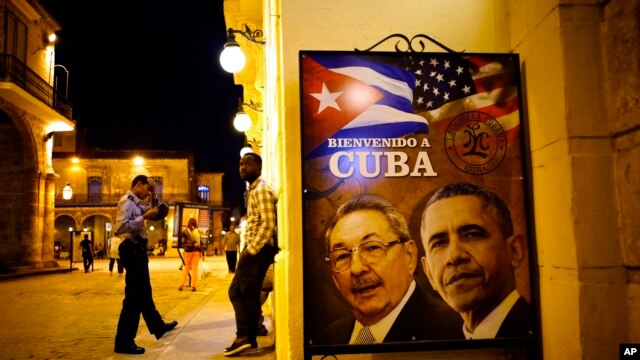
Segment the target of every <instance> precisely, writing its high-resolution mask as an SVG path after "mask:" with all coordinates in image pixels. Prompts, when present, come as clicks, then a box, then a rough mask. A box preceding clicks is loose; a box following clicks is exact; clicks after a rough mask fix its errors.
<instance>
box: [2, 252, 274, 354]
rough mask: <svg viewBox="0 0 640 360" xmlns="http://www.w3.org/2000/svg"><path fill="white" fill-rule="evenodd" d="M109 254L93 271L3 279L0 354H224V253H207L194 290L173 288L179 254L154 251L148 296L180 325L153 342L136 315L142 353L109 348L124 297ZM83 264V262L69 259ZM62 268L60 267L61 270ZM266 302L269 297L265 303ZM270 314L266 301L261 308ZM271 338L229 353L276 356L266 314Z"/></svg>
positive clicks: (227, 322)
mask: <svg viewBox="0 0 640 360" xmlns="http://www.w3.org/2000/svg"><path fill="white" fill-rule="evenodd" d="M108 262H109V260H108V259H96V260H95V264H94V270H93V272H90V273H84V271H83V270H74V271H72V272H69V271H68V270H69V265H70V264H69V262H68V261H66V262H65V261H61V262H60V265H61V269H59V270H62V269H66V271H65V272H58V273H47V274H39V275H33V274H31V275H30V276H11V277H4V278H0V294H2V295H3V296H2V303H3V304H2V306H1V307H0V324H2V326H0V348H2V355H1V358H2V359H145V360H147V359H162V360H164V359H167V360H168V359H171V360H174V359H223V358H225V359H226V358H227V357H225V356H224V355H223V354H222V353H223V351H224V348H225V347H227V346H229V345H230V344H231V342H232V341H233V339H234V337H235V320H234V313H233V308H232V306H231V303H230V301H229V298H228V295H227V289H228V287H229V284H230V282H231V279H232V274H228V271H227V265H226V261H225V258H224V257H223V256H217V257H214V256H208V257H207V258H206V261H204V262H201V265H203V266H206V267H207V268H208V270H209V273H208V274H206V275H205V276H204V278H203V279H201V280H200V281H199V284H198V289H197V291H196V292H192V291H190V290H191V289H187V288H185V289H184V290H183V291H178V285H180V280H181V276H182V272H181V271H179V270H178V267H179V266H180V259H179V258H164V257H151V258H150V262H149V268H150V272H151V284H152V287H153V298H154V300H155V303H156V307H157V309H158V311H160V313H161V314H162V317H163V318H164V320H165V321H167V322H169V321H172V320H177V321H178V323H179V324H178V327H176V329H175V330H173V331H171V332H168V333H167V334H166V335H165V336H164V337H163V338H162V339H160V340H156V339H155V337H154V336H153V335H151V334H149V332H148V330H147V327H146V325H145V323H144V320H143V319H142V318H141V320H140V326H139V328H138V336H137V337H136V342H137V344H138V345H139V346H142V347H144V348H146V353H145V354H143V355H121V354H115V353H114V352H113V341H114V336H115V331H116V326H117V322H118V316H119V314H120V309H121V308H122V299H123V297H124V276H118V275H117V274H116V271H114V273H113V275H110V274H109V271H108ZM73 267H75V268H82V263H73ZM62 271H64V270H62ZM268 302H269V301H268ZM264 309H265V311H266V315H269V309H268V307H265V308H264ZM265 325H266V326H267V328H268V329H269V335H268V336H262V337H259V338H258V344H259V351H258V352H256V353H253V354H247V355H246V356H236V357H234V358H240V359H242V358H248V359H275V352H274V333H273V326H272V324H271V322H270V317H269V316H267V319H266V320H265Z"/></svg>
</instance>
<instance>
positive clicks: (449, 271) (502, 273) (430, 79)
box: [299, 51, 537, 356]
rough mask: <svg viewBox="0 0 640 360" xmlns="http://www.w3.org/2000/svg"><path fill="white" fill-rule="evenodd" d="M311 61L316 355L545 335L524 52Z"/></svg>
mask: <svg viewBox="0 0 640 360" xmlns="http://www.w3.org/2000/svg"><path fill="white" fill-rule="evenodd" d="M299 60H300V79H301V86H300V91H301V93H300V99H301V132H302V178H303V189H302V190H303V222H304V224H303V235H304V237H303V243H304V245H303V249H304V255H303V260H304V324H305V325H304V332H305V333H304V339H305V355H307V356H308V355H312V354H321V353H325V354H336V353H342V352H343V353H369V352H378V351H381V352H382V351H389V349H390V348H389V346H391V347H392V349H396V350H397V349H403V348H406V349H412V350H415V349H425V350H428V349H431V348H435V347H436V346H435V345H434V344H440V345H442V344H449V345H448V346H451V347H453V348H455V347H456V346H459V345H460V344H464V347H466V348H468V347H469V346H471V347H473V344H474V341H475V340H482V341H485V343H486V340H487V339H494V340H495V341H496V342H498V340H500V341H503V342H504V340H505V339H506V340H510V339H511V340H514V339H525V340H527V339H533V338H535V337H536V336H537V334H536V330H535V329H536V323H537V320H536V319H537V310H536V306H535V302H536V301H535V296H534V295H532V285H533V284H532V281H531V279H532V276H531V263H532V260H531V259H532V254H531V252H532V249H533V247H532V246H531V244H532V241H533V239H532V235H531V234H532V231H531V228H530V227H531V224H530V220H529V217H528V213H529V209H528V201H529V199H528V196H527V176H526V163H525V159H524V140H523V139H524V138H525V137H524V131H525V130H526V129H525V128H524V126H523V121H522V119H523V113H522V95H521V93H520V76H519V60H518V56H517V55H516V54H466V53H379V52H366V53H363V52H323V51H302V52H301V53H300V58H299ZM432 198H433V199H432ZM430 200H431V202H430ZM427 205H428V207H427ZM398 219H400V220H398ZM534 293H535V292H534ZM475 343H477V341H476V342H475ZM451 344H453V345H451ZM456 344H458V345H456ZM469 344H471V345H469ZM438 348H442V346H440V347H438Z"/></svg>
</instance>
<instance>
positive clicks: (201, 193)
mask: <svg viewBox="0 0 640 360" xmlns="http://www.w3.org/2000/svg"><path fill="white" fill-rule="evenodd" d="M198 199H199V200H200V202H201V203H203V204H208V203H209V187H208V186H207V185H198Z"/></svg>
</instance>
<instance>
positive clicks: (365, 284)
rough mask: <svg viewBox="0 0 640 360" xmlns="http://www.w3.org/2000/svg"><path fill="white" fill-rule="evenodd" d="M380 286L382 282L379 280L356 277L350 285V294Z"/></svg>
mask: <svg viewBox="0 0 640 360" xmlns="http://www.w3.org/2000/svg"><path fill="white" fill-rule="evenodd" d="M380 285H382V281H381V280H380V279H376V278H371V277H358V278H355V279H354V280H353V282H352V284H351V292H353V293H355V292H360V291H363V290H367V289H371V288H374V287H377V286H380Z"/></svg>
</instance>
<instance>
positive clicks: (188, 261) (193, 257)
mask: <svg viewBox="0 0 640 360" xmlns="http://www.w3.org/2000/svg"><path fill="white" fill-rule="evenodd" d="M199 262H200V251H189V252H186V253H184V270H183V273H182V283H180V286H184V284H185V283H186V282H187V277H188V276H189V270H193V271H192V272H191V287H192V288H194V287H196V286H198V263H199Z"/></svg>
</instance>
